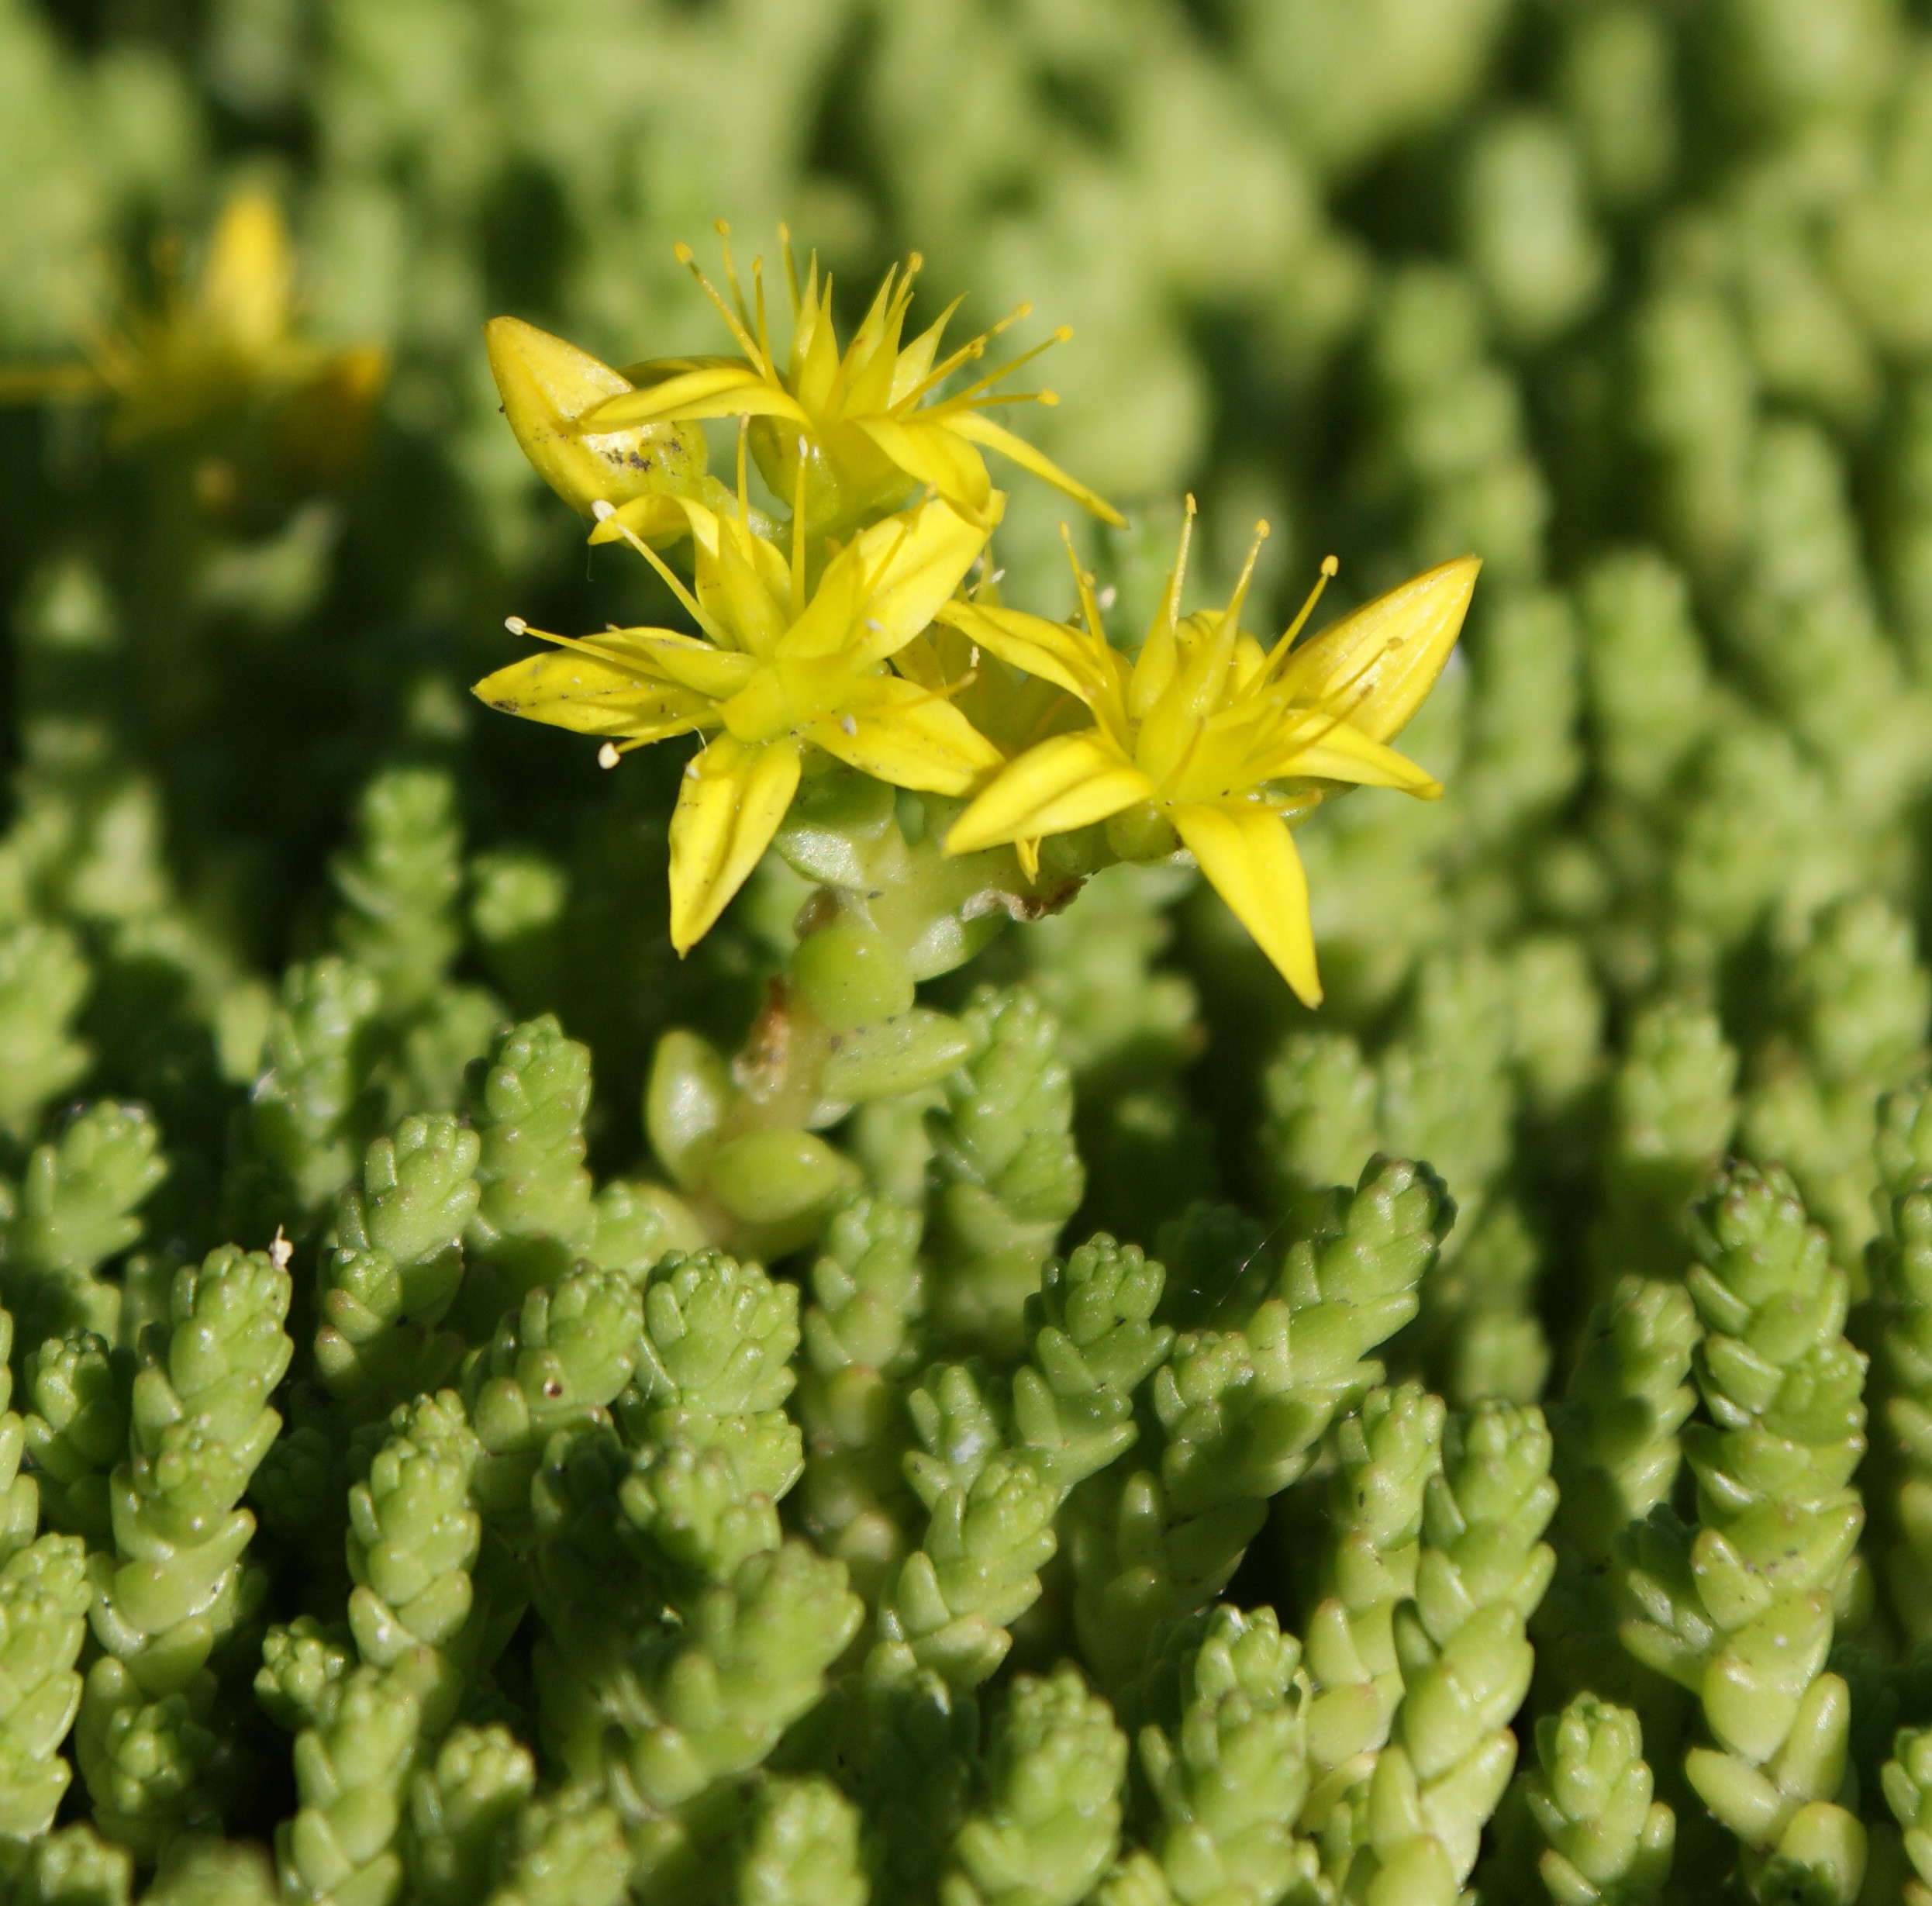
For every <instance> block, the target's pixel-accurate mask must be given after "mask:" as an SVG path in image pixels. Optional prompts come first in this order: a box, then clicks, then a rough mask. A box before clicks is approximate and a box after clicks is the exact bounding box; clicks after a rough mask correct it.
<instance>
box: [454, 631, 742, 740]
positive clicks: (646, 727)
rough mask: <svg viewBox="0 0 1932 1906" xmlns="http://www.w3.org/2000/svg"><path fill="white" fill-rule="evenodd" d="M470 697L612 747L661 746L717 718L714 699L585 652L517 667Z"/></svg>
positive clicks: (484, 681)
mask: <svg viewBox="0 0 1932 1906" xmlns="http://www.w3.org/2000/svg"><path fill="white" fill-rule="evenodd" d="M471 693H472V694H473V695H474V696H476V697H477V699H478V700H479V701H483V702H487V703H488V704H489V705H490V706H491V707H492V708H496V709H501V710H502V712H503V713H505V714H506V715H521V716H523V718H524V720H526V721H542V722H547V723H549V724H550V727H554V728H568V729H570V730H571V731H572V732H573V733H574V734H596V735H604V736H607V737H610V738H612V739H613V740H636V741H662V740H663V739H664V737H665V736H667V735H671V734H688V732H689V731H690V730H692V729H693V728H695V727H701V726H706V725H709V723H712V722H715V721H716V719H717V716H716V711H715V710H714V709H713V707H712V703H711V701H710V699H709V697H708V696H703V695H699V694H695V693H693V692H692V690H690V689H686V688H680V687H678V685H676V684H675V683H673V682H657V681H653V680H651V679H650V677H649V676H647V675H644V674H643V672H641V671H640V670H639V669H637V668H626V666H625V665H623V664H622V663H621V662H617V661H612V660H610V659H609V658H606V657H605V656H602V655H599V654H595V653H592V652H590V651H585V650H583V649H578V648H567V649H564V650H562V651H559V652H557V653H555V654H544V655H532V656H530V657H529V658H526V660H524V661H516V662H512V663H511V664H510V665H509V667H508V668H499V669H498V670H497V672H495V674H494V675H485V677H484V678H483V679H482V680H481V682H478V683H477V685H476V686H475V687H474V689H471Z"/></svg>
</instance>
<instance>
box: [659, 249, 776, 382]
mask: <svg viewBox="0 0 1932 1906" xmlns="http://www.w3.org/2000/svg"><path fill="white" fill-rule="evenodd" d="M671 254H672V255H673V256H674V257H675V258H676V259H677V261H678V263H679V264H681V265H683V266H684V267H685V268H686V269H687V270H688V271H689V272H690V274H691V275H692V277H693V278H695V279H696V280H697V281H698V282H699V284H700V285H702V286H703V288H704V294H705V295H706V297H707V298H709V299H710V300H711V302H712V304H713V305H715V306H716V307H717V311H718V315H719V317H721V318H723V319H724V321H725V328H726V330H729V331H730V333H731V335H732V336H733V337H734V338H735V339H736V340H737V344H738V348H739V349H740V350H742V351H743V353H744V354H745V355H746V356H747V357H749V358H750V360H751V361H752V362H753V363H754V364H756V365H757V368H758V371H759V374H760V375H761V376H764V377H769V376H770V375H771V367H770V366H769V365H768V364H766V363H764V361H763V360H761V358H760V357H759V355H758V346H757V340H756V339H754V337H752V335H751V333H750V332H749V331H747V330H746V329H745V327H744V326H743V325H742V324H741V323H739V321H738V319H737V316H736V315H735V314H734V313H733V311H732V309H731V307H730V306H729V305H728V304H726V302H725V301H724V300H723V299H722V298H721V297H719V295H718V288H717V286H716V285H713V284H712V281H710V279H709V278H706V276H705V275H704V272H703V271H702V269H701V268H700V267H699V263H698V258H697V254H695V252H694V251H692V249H691V247H689V246H688V245H687V244H686V243H685V242H684V241H683V240H681V239H680V240H678V243H676V244H674V246H672V247H671Z"/></svg>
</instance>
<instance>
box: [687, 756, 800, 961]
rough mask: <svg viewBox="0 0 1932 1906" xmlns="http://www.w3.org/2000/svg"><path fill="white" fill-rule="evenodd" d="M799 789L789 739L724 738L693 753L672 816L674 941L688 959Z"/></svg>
mask: <svg viewBox="0 0 1932 1906" xmlns="http://www.w3.org/2000/svg"><path fill="white" fill-rule="evenodd" d="M798 786H799V744H798V743H797V742H795V741H792V740H791V739H790V738H789V737H786V738H785V739H782V740H780V741H768V742H765V743H764V744H761V745H758V746H756V747H747V746H746V745H745V744H743V742H741V741H735V740H733V737H731V736H730V735H728V734H724V735H719V736H718V737H716V739H715V740H713V741H712V742H711V744H709V746H708V747H707V748H704V749H702V751H700V752H699V754H696V755H695V756H693V757H692V761H691V764H690V765H689V766H688V768H685V778H684V782H683V784H682V785H681V786H680V788H679V789H678V806H677V810H676V811H675V812H674V813H673V814H672V815H671V944H672V945H673V946H674V947H675V948H677V949H678V955H679V956H680V957H682V956H683V955H685V954H686V953H688V952H689V951H691V949H692V948H693V947H694V946H695V945H696V944H698V942H699V941H700V940H702V938H703V937H704V936H705V935H706V934H707V933H708V932H709V931H710V930H711V928H712V925H713V924H715V923H716V920H717V918H718V916H719V914H720V913H723V911H724V910H725V908H726V906H729V905H730V902H731V899H732V896H733V895H734V894H735V893H737V891H738V889H739V888H740V887H741V886H743V885H744V883H745V880H746V878H747V875H749V874H750V872H751V870H752V868H754V867H755V866H757V864H758V862H759V861H760V859H761V858H762V857H763V855H764V851H765V849H766V848H768V847H769V846H770V845H771V837H772V836H773V835H774V834H776V833H777V832H778V826H779V824H780V823H781V821H782V820H784V819H785V810H786V809H787V808H788V807H789V806H791V805H792V795H793V794H794V793H795V792H796V791H797V789H798Z"/></svg>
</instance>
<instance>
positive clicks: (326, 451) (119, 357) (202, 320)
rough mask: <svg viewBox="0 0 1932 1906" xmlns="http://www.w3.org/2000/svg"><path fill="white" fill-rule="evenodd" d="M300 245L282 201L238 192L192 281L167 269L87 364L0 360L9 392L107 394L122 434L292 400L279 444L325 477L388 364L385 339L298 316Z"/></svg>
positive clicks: (180, 431)
mask: <svg viewBox="0 0 1932 1906" xmlns="http://www.w3.org/2000/svg"><path fill="white" fill-rule="evenodd" d="M297 316H298V307H297V303H296V299H295V252H294V250H293V248H292V247H291V245H290V244H289V242H288V227H287V226H286V225H285V224H284V223H283V221H282V216H281V211H280V209H278V206H277V205H276V204H275V202H274V200H273V199H271V198H269V197H268V196H267V195H266V194H264V193H262V192H238V193H236V195H235V196H234V197H233V199H230V200H229V202H228V204H227V206H226V209H224V210H223V213H222V216H221V217H220V219H219V221H218V222H217V223H216V226H215V230H214V232H213V233H212V236H211V237H210V238H209V244H208V250H207V255H206V257H205V261H203V264H202V270H201V274H200V276H199V278H198V281H197V282H196V283H195V285H194V286H193V288H191V289H190V288H188V287H186V286H185V285H182V284H181V282H180V281H178V279H177V278H174V277H173V276H172V275H167V274H164V285H163V288H162V293H161V295H160V298H159V299H158V300H157V302H156V303H155V305H154V306H153V307H152V308H150V309H133V310H130V311H129V313H128V314H127V316H126V319H125V320H124V321H123V323H122V324H121V326H119V328H103V329H102V330H98V331H96V332H95V333H93V334H92V335H91V336H90V337H88V340H87V344H88V358H89V360H90V361H88V363H86V364H72V365H57V366H53V367H50V368H43V369H37V370H20V371H5V372H0V400H3V399H7V398H10V397H21V398H37V397H43V396H44V397H59V398H80V399H84V398H89V397H96V396H98V397H108V398H112V399H114V400H115V402H116V408H115V411H114V416H113V429H114V433H115V434H116V437H119V438H121V439H122V440H125V441H135V440H140V439H144V438H152V437H169V436H175V435H186V434H189V433H193V432H195V431H198V430H203V429H205V428H206V427H207V426H210V425H212V424H215V423H219V422H221V421H222V420H225V419H227V418H229V417H231V416H234V415H235V414H236V413H240V412H243V411H245V410H247V409H249V408H250V406H255V405H258V404H260V403H262V402H264V401H278V402H281V403H282V404H284V405H285V406H286V409H285V415H284V416H283V417H282V419H281V437H283V439H285V441H284V442H283V443H282V444H281V446H280V447H281V449H282V451H284V453H285V454H288V455H290V456H292V458H295V460H297V461H299V462H300V463H301V464H302V466H303V467H304V468H305V469H306V470H309V471H312V473H314V474H315V475H317V476H319V478H321V479H323V480H325V481H328V480H333V479H334V478H336V477H339V476H340V475H341V474H343V471H345V470H346V469H347V467H348V465H349V464H350V463H351V462H352V461H354V457H355V455H356V454H357V451H358V450H359V449H360V447H361V441H362V439H363V437H364V433H365V431H366V428H367V423H368V419H369V416H370V413H371V410H372V409H373V408H374V403H375V400H376V398H377V396H378V394H379V392H380V391H381V387H382V382H383V379H384V378H385V375H387V370H388V356H387V354H386V353H385V351H384V350H382V349H381V347H380V346H378V345H374V344H357V345H350V346H348V347H344V348H336V347H330V346H328V345H324V344H317V343H316V342H315V341H314V340H312V339H309V338H308V337H304V336H303V335H302V333H301V332H300V331H299V330H298V328H297V326H296V318H297Z"/></svg>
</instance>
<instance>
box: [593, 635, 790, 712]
mask: <svg viewBox="0 0 1932 1906" xmlns="http://www.w3.org/2000/svg"><path fill="white" fill-rule="evenodd" d="M579 646H581V647H582V648H584V649H587V650H588V651H591V652H592V654H598V655H602V656H608V657H609V658H611V659H612V661H616V662H619V663H620V664H621V663H623V662H627V661H628V662H634V663H635V664H636V665H637V666H638V667H640V668H643V669H646V670H648V671H649V672H650V674H652V675H655V676H657V677H658V678H660V679H661V680H664V681H668V682H676V683H677V684H678V685H679V686H680V687H681V688H687V689H694V690H695V691H696V692H697V693H699V694H700V695H702V696H709V698H710V699H712V700H714V701H723V700H724V699H726V697H728V696H733V695H735V694H737V692H738V691H739V690H740V689H741V688H743V686H744V685H745V684H746V683H747V682H749V681H750V679H751V678H752V676H753V675H755V674H756V673H757V668H758V664H757V658H755V657H754V656H750V655H746V654H740V653H738V652H737V651H735V650H732V649H724V648H717V647H713V646H712V644H710V643H709V642H706V641H701V640H700V639H699V637H696V636H695V635H679V634H676V633H675V632H674V630H670V629H607V630H605V632H604V633H603V634H602V635H597V636H592V637H588V639H587V640H585V641H584V642H583V643H581V644H580V645H579Z"/></svg>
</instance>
